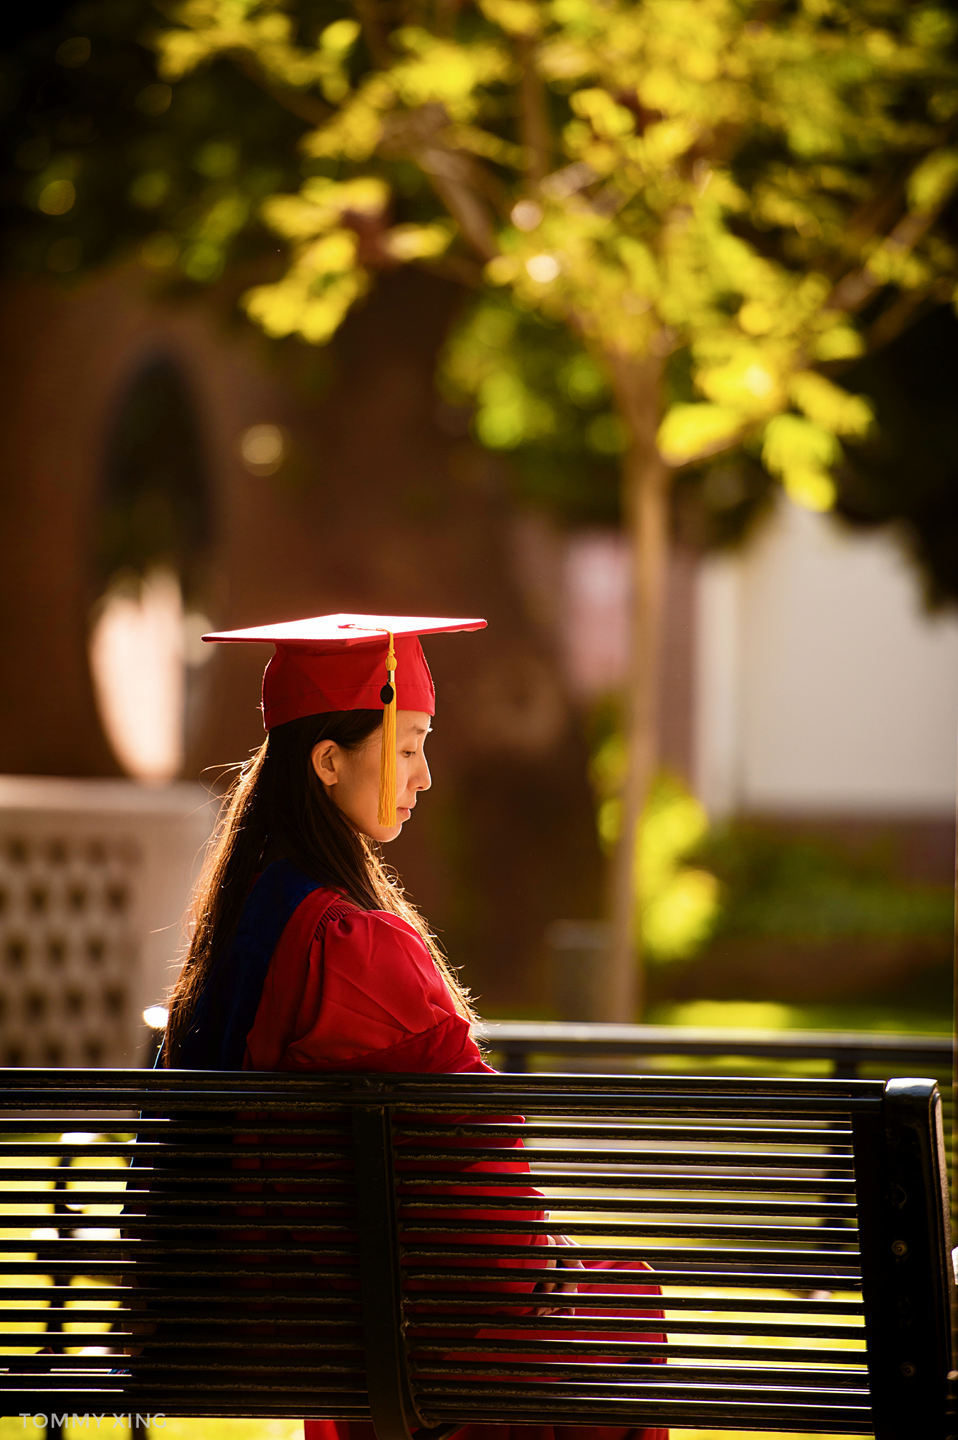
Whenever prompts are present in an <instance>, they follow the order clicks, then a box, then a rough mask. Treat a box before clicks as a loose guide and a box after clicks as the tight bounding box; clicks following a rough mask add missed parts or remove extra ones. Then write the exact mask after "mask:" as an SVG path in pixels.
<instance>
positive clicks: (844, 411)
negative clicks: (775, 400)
mask: <svg viewBox="0 0 958 1440" xmlns="http://www.w3.org/2000/svg"><path fill="white" fill-rule="evenodd" d="M788 389H789V394H790V395H791V398H792V400H793V401H794V402H795V404H796V405H797V406H798V408H799V409H800V410H802V411H804V413H805V414H806V415H807V416H808V418H809V420H813V421H814V422H815V424H816V425H819V426H821V428H822V429H823V430H830V431H832V433H833V434H835V435H855V436H862V435H867V433H868V431H869V430H870V429H871V426H872V422H873V420H874V415H873V414H872V408H871V406H870V405H869V403H868V401H867V400H865V399H863V398H862V396H861V395H850V394H849V393H848V391H847V390H842V389H841V387H840V386H838V385H834V384H833V383H832V381H831V380H827V379H826V378H825V376H824V375H818V374H816V373H815V371H813V370H801V371H799V372H798V374H797V375H793V376H792V378H791V380H790V381H789V385H788Z"/></svg>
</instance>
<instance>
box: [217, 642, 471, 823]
mask: <svg viewBox="0 0 958 1440" xmlns="http://www.w3.org/2000/svg"><path fill="white" fill-rule="evenodd" d="M485 623H486V622H485V620H453V619H448V618H444V617H439V618H437V617H431V618H430V617H422V616H413V615H314V616H312V617H310V618H309V619H306V620H289V621H285V622H281V623H280V624H277V625H256V626H253V627H251V628H250V629H248V630H220V631H217V632H215V633H214V634H211V635H204V636H203V639H204V640H223V641H240V642H243V641H250V642H256V641H258V642H260V643H262V642H264V641H265V642H268V643H270V644H272V645H275V647H276V649H275V651H274V653H273V657H272V659H271V660H270V661H269V663H268V665H267V666H266V672H265V674H264V676H263V723H264V725H265V726H266V729H267V730H272V729H273V727H274V726H275V725H284V724H285V723H286V722H287V721H288V720H298V719H300V718H301V717H302V716H304V715H320V714H323V713H325V712H327V711H331V710H383V712H384V717H383V757H382V767H381V768H382V774H381V790H382V794H381V803H380V821H381V823H383V824H395V771H394V766H395V718H396V717H395V712H396V709H397V708H399V707H401V708H402V709H403V710H423V711H425V712H426V713H427V714H429V715H433V714H435V709H436V692H435V689H434V687H433V683H432V676H431V675H430V673H429V666H428V665H427V664H426V657H425V655H424V654H423V653H422V646H421V645H420V643H419V636H420V635H439V634H444V633H447V632H451V631H457V630H481V629H483V627H484V626H485ZM390 796H391V800H390ZM390 816H391V818H389V817H390ZM384 817H385V818H384Z"/></svg>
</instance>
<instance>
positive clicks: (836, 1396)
mask: <svg viewBox="0 0 958 1440" xmlns="http://www.w3.org/2000/svg"><path fill="white" fill-rule="evenodd" d="M0 1101H2V1106H3V1111H4V1115H3V1119H2V1124H0V1130H2V1139H0V1146H2V1154H0V1158H2V1163H3V1166H4V1176H5V1190H6V1194H5V1196H4V1202H5V1210H6V1212H7V1213H6V1214H5V1216H4V1217H3V1220H2V1222H0V1224H2V1226H3V1227H4V1231H5V1233H6V1234H7V1235H8V1236H9V1237H10V1238H9V1239H7V1240H5V1241H4V1242H3V1245H2V1249H3V1251H4V1253H3V1256H2V1259H0V1271H2V1276H3V1285H4V1292H3V1295H2V1296H0V1298H2V1299H3V1301H4V1306H5V1308H4V1320H3V1329H4V1332H5V1333H4V1346H3V1349H4V1351H5V1352H6V1353H5V1354H4V1355H3V1357H2V1358H0V1365H2V1366H3V1367H5V1369H4V1370H3V1372H2V1374H0V1388H2V1395H3V1404H2V1409H3V1411H4V1413H7V1414H21V1413H31V1414H35V1413H38V1412H42V1413H56V1414H63V1413H87V1414H89V1413H107V1412H108V1413H116V1412H118V1411H120V1410H122V1411H123V1412H140V1413H141V1414H145V1415H149V1414H153V1415H156V1414H157V1413H162V1414H164V1415H176V1414H179V1415H192V1416H198V1415H248V1416H257V1415H301V1416H314V1417H315V1416H325V1417H327V1418H332V1419H364V1418H372V1419H373V1421H374V1423H375V1425H376V1428H377V1431H378V1433H379V1435H380V1437H382V1440H403V1437H407V1436H408V1435H409V1434H411V1433H413V1432H415V1431H416V1430H417V1429H422V1428H431V1429H435V1430H436V1432H437V1433H438V1434H443V1433H446V1431H447V1430H451V1429H453V1428H455V1426H456V1425H458V1424H461V1423H463V1422H466V1421H487V1422H490V1423H492V1422H500V1421H501V1422H510V1421H511V1422H513V1423H528V1424H536V1423H543V1424H548V1423H554V1424H581V1425H591V1424H595V1425H626V1424H627V1425H633V1426H635V1425H641V1424H643V1423H644V1424H649V1425H652V1424H656V1423H658V1424H662V1425H672V1426H703V1427H708V1428H716V1429H722V1428H742V1427H746V1428H763V1429H768V1430H774V1429H776V1428H780V1429H783V1430H785V1429H801V1430H804V1431H806V1432H808V1433H826V1434H834V1433H848V1434H863V1435H871V1434H874V1435H877V1436H879V1437H880V1440H913V1437H914V1436H917V1435H921V1436H922V1440H944V1437H945V1436H946V1434H948V1433H949V1432H948V1424H947V1420H946V1410H947V1404H946V1388H947V1387H946V1377H947V1374H948V1371H949V1367H950V1363H951V1349H950V1328H949V1304H950V1299H951V1294H952V1282H951V1270H950V1265H949V1264H948V1263H947V1262H948V1256H949V1236H948V1228H947V1227H948V1222H947V1209H946V1196H945V1181H944V1160H943V1145H942V1136H941V1120H940V1102H939V1099H938V1094H937V1089H936V1087H935V1085H934V1084H933V1082H930V1081H922V1080H902V1081H892V1082H889V1083H888V1084H887V1085H884V1084H882V1083H881V1082H878V1081H874V1082H873V1081H827V1080H823V1081H817V1080H804V1081H803V1080H792V1081H788V1080H747V1081H746V1080H736V1079H715V1078H707V1079H696V1078H694V1077H662V1076H654V1077H642V1076H621V1075H619V1076H595V1075H590V1076H581V1075H580V1076H557V1075H541V1074H538V1075H529V1076H509V1075H502V1076H499V1075H468V1076H409V1075H405V1076H394V1077H390V1076H383V1077H380V1076H320V1075H265V1074H253V1073H246V1074H212V1073H205V1072H204V1073H200V1072H182V1071H181V1072H164V1071H159V1072H154V1073H150V1072H142V1071H120V1072H107V1071H97V1072H79V1071H66V1070H63V1071H28V1070H16V1071H5V1072H0ZM520 1144H521V1146H522V1147H524V1148H521V1149H518V1148H517V1146H519V1145H520ZM527 1166H528V1169H527ZM529 1171H531V1174H530V1173H529ZM533 1186H534V1187H535V1190H534V1191H533V1189H532V1187H533ZM535 1192H538V1193H535ZM543 1210H548V1212H549V1218H545V1217H544V1216H543V1215H542V1211H543ZM550 1234H551V1235H556V1234H561V1235H565V1236H567V1237H569V1238H571V1239H573V1240H575V1241H577V1242H578V1244H579V1246H580V1247H581V1248H580V1249H579V1250H578V1251H576V1252H575V1254H576V1255H577V1256H580V1257H582V1258H583V1259H585V1260H587V1261H589V1262H590V1269H589V1270H588V1271H578V1272H575V1273H576V1274H577V1275H578V1276H579V1278H580V1279H581V1280H582V1282H583V1283H581V1284H580V1293H579V1295H578V1297H577V1299H576V1300H575V1302H574V1304H575V1314H574V1316H573V1315H571V1314H569V1313H564V1314H562V1313H559V1314H556V1313H553V1314H549V1315H541V1314H536V1313H535V1302H534V1301H530V1298H529V1293H528V1292H529V1287H530V1285H531V1284H532V1283H534V1282H535V1281H536V1280H537V1279H549V1278H554V1276H555V1273H556V1272H555V1271H554V1270H552V1269H551V1268H550V1267H549V1265H548V1261H549V1259H551V1257H552V1255H554V1254H555V1253H556V1251H555V1250H554V1249H552V1248H551V1247H549V1248H542V1246H541V1242H542V1240H543V1238H544V1237H545V1236H547V1235H550ZM641 1261H646V1262H648V1263H649V1264H650V1265H651V1266H652V1267H653V1270H654V1279H655V1281H656V1283H657V1284H658V1285H659V1286H660V1287H661V1291H662V1297H661V1299H659V1298H657V1297H656V1296H655V1295H650V1294H649V1293H648V1290H647V1287H648V1284H649V1281H650V1279H651V1277H650V1276H649V1275H648V1274H647V1273H645V1272H644V1271H643V1270H642V1269H641V1268H640V1262H641ZM663 1313H664V1318H661V1317H662V1316H663ZM664 1336H665V1337H667V1339H664V1338H663V1337H664ZM663 1362H667V1363H663Z"/></svg>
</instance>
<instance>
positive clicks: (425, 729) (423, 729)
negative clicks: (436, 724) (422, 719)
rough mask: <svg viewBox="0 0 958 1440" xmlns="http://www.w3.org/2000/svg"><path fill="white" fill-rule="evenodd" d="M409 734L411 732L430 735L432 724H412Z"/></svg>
mask: <svg viewBox="0 0 958 1440" xmlns="http://www.w3.org/2000/svg"><path fill="white" fill-rule="evenodd" d="M410 734H412V735H431V734H432V726H431V725H414V726H413V727H412V730H411V731H410Z"/></svg>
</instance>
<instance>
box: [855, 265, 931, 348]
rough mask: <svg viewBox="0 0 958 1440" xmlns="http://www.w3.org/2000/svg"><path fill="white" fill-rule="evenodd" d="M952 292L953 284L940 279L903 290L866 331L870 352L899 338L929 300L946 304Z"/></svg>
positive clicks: (866, 342)
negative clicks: (912, 288) (915, 288)
mask: <svg viewBox="0 0 958 1440" xmlns="http://www.w3.org/2000/svg"><path fill="white" fill-rule="evenodd" d="M950 294H951V286H950V285H949V284H945V283H942V282H940V281H939V282H938V283H937V284H933V285H925V286H922V288H921V289H917V290H903V291H902V292H901V294H900V295H899V296H898V298H897V299H896V300H895V301H894V302H893V303H892V304H891V305H889V306H888V308H887V310H883V311H882V313H881V315H879V316H878V318H877V319H876V320H875V321H874V322H873V324H872V325H871V326H870V327H869V329H868V330H867V331H866V333H865V344H866V346H867V348H868V351H869V353H873V352H874V351H875V350H881V349H883V348H884V346H886V345H890V344H891V343H892V341H893V340H897V339H898V336H899V335H900V334H901V333H902V331H903V330H904V329H905V328H906V327H907V326H908V325H909V324H910V322H911V320H912V317H913V316H914V315H915V312H916V311H918V310H920V309H921V308H922V307H923V306H924V305H926V304H927V302H928V301H931V302H932V303H937V304H941V305H944V304H947V302H948V299H949V297H950Z"/></svg>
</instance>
